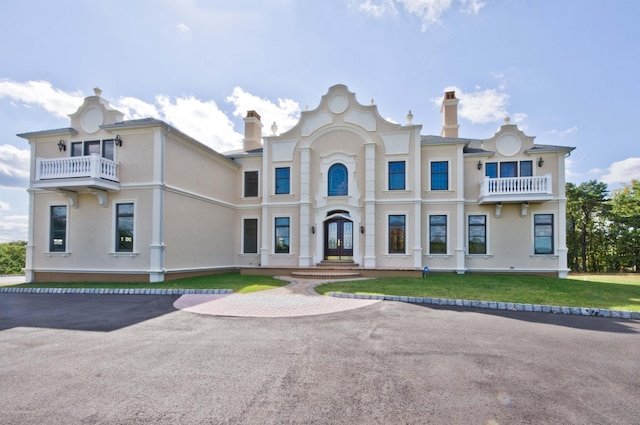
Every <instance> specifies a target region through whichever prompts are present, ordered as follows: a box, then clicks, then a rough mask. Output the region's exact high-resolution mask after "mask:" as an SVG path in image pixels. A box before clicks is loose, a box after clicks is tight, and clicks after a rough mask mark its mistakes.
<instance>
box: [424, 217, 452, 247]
mask: <svg viewBox="0 0 640 425" xmlns="http://www.w3.org/2000/svg"><path fill="white" fill-rule="evenodd" d="M434 215H444V216H445V217H446V218H447V223H446V226H447V227H446V235H445V238H446V240H445V243H446V245H447V250H446V252H445V253H444V254H443V253H432V252H431V244H430V243H429V242H430V236H431V221H430V217H431V216H434ZM426 228H427V231H426V232H425V233H426V240H425V245H426V246H425V251H426V254H425V255H428V256H430V257H446V258H449V257H451V211H446V212H438V211H428V212H427V223H426Z"/></svg>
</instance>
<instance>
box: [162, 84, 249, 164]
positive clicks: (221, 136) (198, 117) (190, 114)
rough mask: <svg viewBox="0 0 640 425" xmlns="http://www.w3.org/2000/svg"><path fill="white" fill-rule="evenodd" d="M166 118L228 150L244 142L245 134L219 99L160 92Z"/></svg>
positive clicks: (222, 150)
mask: <svg viewBox="0 0 640 425" xmlns="http://www.w3.org/2000/svg"><path fill="white" fill-rule="evenodd" d="M156 102H157V103H158V105H159V106H160V115H161V118H162V119H165V120H167V121H168V122H170V123H171V124H172V125H174V126H175V127H177V128H178V129H179V130H180V131H182V132H184V133H186V134H188V135H189V136H191V137H193V138H194V139H196V140H198V141H199V142H202V143H204V144H205V145H207V146H209V147H211V148H213V149H216V150H218V151H221V152H224V151H228V150H234V149H238V148H240V147H241V146H242V135H241V134H239V133H236V132H235V131H234V130H233V123H232V122H231V120H230V119H229V118H228V117H227V116H226V115H225V113H224V112H223V111H221V110H220V108H218V105H216V103H215V101H213V100H209V101H203V100H200V99H197V98H195V97H193V96H188V97H179V98H176V99H175V101H173V100H171V98H170V97H169V96H157V97H156Z"/></svg>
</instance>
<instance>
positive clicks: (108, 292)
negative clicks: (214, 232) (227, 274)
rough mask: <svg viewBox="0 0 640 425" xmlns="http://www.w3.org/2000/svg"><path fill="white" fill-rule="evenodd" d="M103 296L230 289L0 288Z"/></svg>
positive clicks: (16, 291)
mask: <svg viewBox="0 0 640 425" xmlns="http://www.w3.org/2000/svg"><path fill="white" fill-rule="evenodd" d="M2 293H13V294H100V295H102V294H105V295H186V294H207V295H211V294H231V293H233V290H231V289H167V288H165V289H153V288H138V289H134V288H129V289H117V288H115V289H114V288H12V287H10V286H3V287H0V294H2Z"/></svg>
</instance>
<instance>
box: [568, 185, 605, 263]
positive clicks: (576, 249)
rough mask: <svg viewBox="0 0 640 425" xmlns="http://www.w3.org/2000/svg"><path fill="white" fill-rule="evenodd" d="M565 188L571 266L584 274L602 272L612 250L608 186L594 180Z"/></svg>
mask: <svg viewBox="0 0 640 425" xmlns="http://www.w3.org/2000/svg"><path fill="white" fill-rule="evenodd" d="M566 189H567V248H568V250H569V252H568V259H569V266H570V267H571V269H572V270H581V271H583V272H585V273H586V272H588V271H598V270H599V271H602V270H603V269H605V268H606V264H603V255H604V254H606V252H607V250H608V248H609V244H608V242H609V239H608V238H607V227H608V213H609V204H608V199H607V193H608V189H607V185H606V184H605V183H601V182H598V181H596V180H591V181H588V182H585V183H581V184H580V185H579V186H576V185H574V184H572V183H567V187H566ZM603 244H604V245H603Z"/></svg>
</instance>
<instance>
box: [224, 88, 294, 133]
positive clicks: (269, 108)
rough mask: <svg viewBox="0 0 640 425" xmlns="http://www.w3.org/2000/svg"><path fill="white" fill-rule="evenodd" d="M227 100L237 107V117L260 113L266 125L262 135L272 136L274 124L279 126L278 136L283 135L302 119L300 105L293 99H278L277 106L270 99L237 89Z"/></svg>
mask: <svg viewBox="0 0 640 425" xmlns="http://www.w3.org/2000/svg"><path fill="white" fill-rule="evenodd" d="M226 100H227V102H229V103H231V104H232V105H234V106H235V110H234V111H233V115H234V116H236V117H242V116H245V114H246V112H247V111H250V110H255V111H256V112H258V114H260V117H261V121H262V123H263V125H264V127H263V129H262V130H263V131H262V133H263V134H266V135H270V134H271V125H272V124H273V123H274V122H275V123H276V124H277V125H278V134H282V133H284V132H285V131H287V130H289V129H290V128H291V127H293V126H294V125H295V124H296V123H297V122H298V119H299V118H300V105H298V102H295V101H293V100H291V99H281V98H278V104H277V105H276V104H275V103H273V102H271V101H270V100H268V99H263V98H261V97H258V96H254V95H252V94H250V93H247V92H245V91H244V90H243V89H242V88H240V87H236V88H234V89H233V93H232V94H231V96H229V97H227V99H226Z"/></svg>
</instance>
